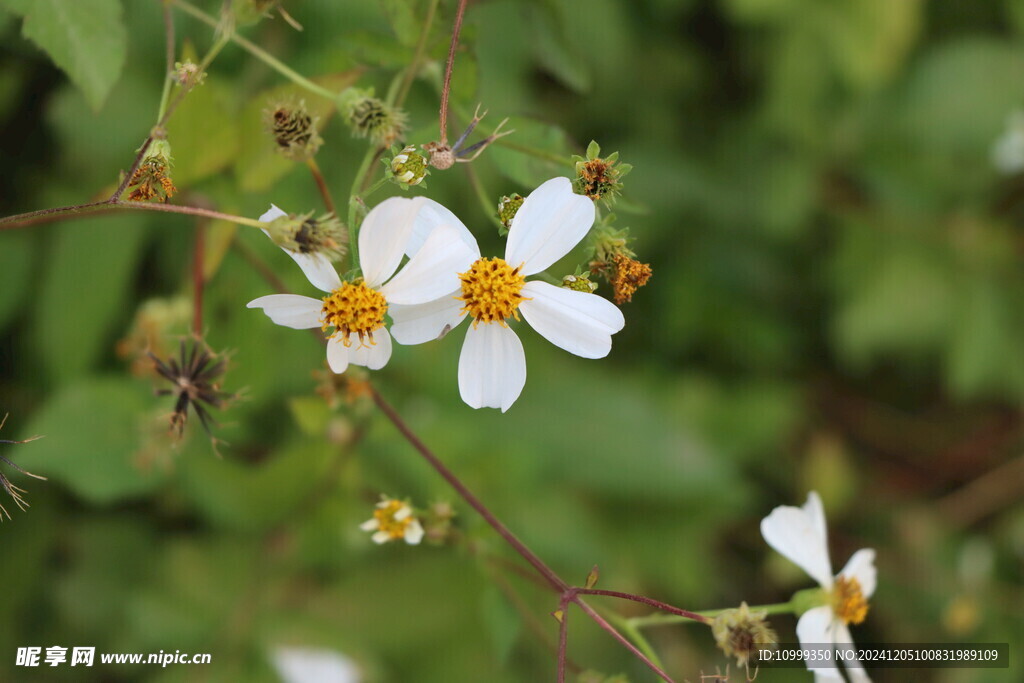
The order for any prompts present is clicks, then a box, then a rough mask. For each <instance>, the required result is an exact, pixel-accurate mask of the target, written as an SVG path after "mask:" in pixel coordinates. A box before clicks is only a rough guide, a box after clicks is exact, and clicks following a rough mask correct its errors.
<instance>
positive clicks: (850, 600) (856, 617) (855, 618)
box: [832, 576, 868, 624]
mask: <svg viewBox="0 0 1024 683" xmlns="http://www.w3.org/2000/svg"><path fill="white" fill-rule="evenodd" d="M832 611H833V612H834V613H835V615H836V618H838V619H840V620H841V621H842V622H843V623H844V624H859V623H861V622H862V621H864V617H866V616H867V615H868V601H867V598H865V597H864V591H863V590H862V589H861V587H860V581H858V580H857V579H855V578H853V577H850V578H847V577H845V576H837V577H836V583H835V586H834V587H833V588H832Z"/></svg>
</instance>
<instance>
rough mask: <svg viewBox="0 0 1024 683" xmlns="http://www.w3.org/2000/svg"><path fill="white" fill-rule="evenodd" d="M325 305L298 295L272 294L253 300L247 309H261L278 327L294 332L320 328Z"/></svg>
mask: <svg viewBox="0 0 1024 683" xmlns="http://www.w3.org/2000/svg"><path fill="white" fill-rule="evenodd" d="M323 305H324V303H323V302H322V301H321V300H320V299H311V298H310V297H308V296H299V295H298V294H270V295H268V296H261V297H260V298H258V299H253V300H252V301H250V302H249V303H247V304H246V308H260V309H263V312H264V313H266V314H267V317H268V318H270V319H271V320H273V321H274V323H276V324H278V325H283V326H284V327H290V328H292V329H294V330H308V329H311V328H314V327H320V313H321V311H322V310H323Z"/></svg>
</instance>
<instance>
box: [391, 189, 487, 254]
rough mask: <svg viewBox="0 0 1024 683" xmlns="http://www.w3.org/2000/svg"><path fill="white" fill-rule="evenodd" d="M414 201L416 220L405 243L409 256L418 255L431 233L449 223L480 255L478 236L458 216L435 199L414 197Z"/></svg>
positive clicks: (460, 237)
mask: <svg viewBox="0 0 1024 683" xmlns="http://www.w3.org/2000/svg"><path fill="white" fill-rule="evenodd" d="M412 201H413V202H415V203H416V206H417V212H416V220H415V221H414V222H413V228H412V234H411V235H410V236H409V242H408V243H407V244H406V245H405V253H406V254H408V256H409V258H412V257H413V256H415V255H416V252H418V251H419V250H420V247H422V246H423V243H424V242H426V241H427V238H428V237H430V233H432V232H433V231H434V229H435V228H437V227H438V226H440V225H449V226H451V227H453V228H455V230H456V231H457V232H458V234H459V239H461V240H462V241H463V242H465V243H466V246H467V247H469V248H470V249H472V250H473V251H474V252H476V254H477V255H478V256H479V254H480V247H479V246H477V243H476V238H475V237H473V233H471V232H470V231H469V228H467V227H466V226H465V224H464V223H463V222H462V221H460V220H459V218H458V216H456V215H455V214H454V213H452V212H451V211H449V210H448V209H446V208H445V207H443V206H441V205H440V204H438V203H437V202H435V201H434V200H433V199H428V198H426V197H414V198H413V200H412Z"/></svg>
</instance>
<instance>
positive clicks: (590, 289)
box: [562, 273, 597, 294]
mask: <svg viewBox="0 0 1024 683" xmlns="http://www.w3.org/2000/svg"><path fill="white" fill-rule="evenodd" d="M562 286H563V287H565V288H566V289H571V290H573V291H575V292H586V293H587V294H592V293H594V292H596V291H597V283H596V282H594V281H593V280H591V279H590V275H589V274H588V273H579V274H576V275H566V276H565V277H563V278H562Z"/></svg>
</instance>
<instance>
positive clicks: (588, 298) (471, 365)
mask: <svg viewBox="0 0 1024 683" xmlns="http://www.w3.org/2000/svg"><path fill="white" fill-rule="evenodd" d="M421 199H422V198H421ZM422 201H423V205H422V207H421V209H420V212H419V213H418V214H417V216H416V224H417V229H416V231H418V232H420V233H428V234H433V233H432V230H437V229H441V228H442V227H446V226H455V227H456V228H457V229H458V232H459V234H461V235H462V236H463V239H464V240H468V243H469V244H470V245H471V247H472V250H473V253H474V258H473V259H471V263H470V264H467V267H468V269H467V268H464V269H462V270H461V271H460V273H461V274H460V275H459V281H460V285H458V286H457V287H454V288H452V289H451V290H449V291H448V292H446V294H447V296H444V297H441V298H438V299H436V300H434V301H430V302H427V303H423V304H420V305H414V306H408V305H398V306H393V307H392V309H391V315H392V318H393V319H394V323H395V324H394V325H393V326H392V330H391V331H392V334H394V335H395V339H396V340H397V341H398V342H399V343H401V344H419V343H422V342H425V341H429V340H431V339H437V338H438V337H439V336H441V335H443V334H444V333H445V332H446V331H447V330H449V329H451V328H454V327H455V326H456V325H458V324H459V323H460V322H461V321H462V320H463V318H465V317H467V316H470V317H472V318H473V324H472V326H471V327H470V328H469V330H468V331H467V333H466V341H465V342H464V344H463V346H462V354H461V355H460V357H459V393H460V394H461V396H462V400H464V401H465V402H466V403H467V404H469V405H470V406H471V407H473V408H484V407H486V408H500V409H501V411H502V412H505V411H506V410H508V409H509V407H510V406H511V405H512V404H513V403H514V402H515V400H516V399H517V398H518V397H519V394H520V393H521V392H522V390H523V386H524V385H525V384H526V356H525V354H524V353H523V345H522V343H521V342H520V341H519V337H517V336H516V334H515V332H513V331H512V330H511V329H510V328H509V327H508V325H507V324H506V321H507V320H508V319H509V318H514V319H516V320H518V319H519V313H520V312H521V313H522V314H523V318H525V319H526V322H527V323H529V324H530V326H532V327H533V328H534V329H535V330H536V331H537V332H539V333H540V334H541V336H543V337H544V338H546V339H547V340H548V341H550V342H551V343H552V344H554V345H555V346H558V347H560V348H563V349H565V350H566V351H568V352H570V353H573V354H575V355H577V356H581V357H583V358H603V357H604V356H606V355H608V352H609V351H610V350H611V347H612V339H611V336H612V335H613V334H614V333H616V332H618V331H619V330H621V329H622V327H623V326H624V325H625V319H624V318H623V317H622V312H621V311H619V309H618V308H617V307H616V306H615V305H613V304H612V303H611V302H609V301H607V300H605V299H603V298H601V297H599V296H597V295H595V294H590V293H587V292H576V291H572V290H570V289H565V288H562V287H556V286H555V285H551V284H548V283H546V282H540V281H536V280H534V281H530V282H527V281H526V276H528V275H534V274H536V273H539V272H541V271H543V270H545V269H546V268H548V267H550V266H551V265H552V264H553V263H555V261H557V260H558V259H560V258H562V257H563V256H565V255H566V254H568V253H569V252H570V251H571V250H572V248H573V247H575V246H576V245H577V244H578V243H579V242H580V240H582V239H583V238H584V237H585V236H586V234H587V232H588V231H589V230H590V226H591V225H592V224H593V223H594V215H595V212H594V203H593V202H592V201H591V200H590V199H587V198H586V197H582V196H580V195H577V194H573V191H572V183H571V182H570V181H569V179H568V178H553V179H551V180H549V181H547V182H545V183H544V184H542V185H541V186H540V187H538V188H537V189H536V190H534V191H533V192H532V193H531V194H530V196H528V197H527V198H526V199H525V200H524V201H523V205H522V206H521V207H520V208H519V210H518V212H517V213H516V215H515V218H513V220H512V225H511V227H510V228H509V233H508V241H507V243H506V246H505V257H504V258H503V259H502V258H481V257H480V249H479V247H478V246H477V244H476V241H475V240H474V239H473V237H472V235H470V233H469V231H468V230H467V229H466V228H465V226H463V224H462V222H461V221H459V219H458V218H456V217H455V215H454V214H452V212H451V211H449V210H448V209H446V208H444V207H443V206H441V205H440V204H438V203H437V202H434V201H431V200H429V199H422Z"/></svg>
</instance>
